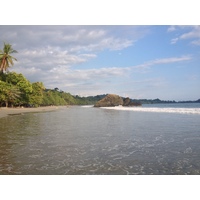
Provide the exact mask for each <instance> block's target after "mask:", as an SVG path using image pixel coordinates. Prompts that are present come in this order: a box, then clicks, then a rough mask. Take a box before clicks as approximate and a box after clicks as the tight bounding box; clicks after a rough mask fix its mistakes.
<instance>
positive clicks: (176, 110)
mask: <svg viewBox="0 0 200 200" xmlns="http://www.w3.org/2000/svg"><path fill="white" fill-rule="evenodd" d="M101 108H103V109H109V110H125V111H136V112H158V113H181V114H199V115H200V108H146V107H123V106H116V107H101Z"/></svg>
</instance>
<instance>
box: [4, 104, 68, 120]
mask: <svg viewBox="0 0 200 200" xmlns="http://www.w3.org/2000/svg"><path fill="white" fill-rule="evenodd" d="M61 108H65V107H63V106H46V107H38V108H0V118H2V117H6V116H8V115H18V114H22V113H30V112H47V111H54V110H57V109H61Z"/></svg>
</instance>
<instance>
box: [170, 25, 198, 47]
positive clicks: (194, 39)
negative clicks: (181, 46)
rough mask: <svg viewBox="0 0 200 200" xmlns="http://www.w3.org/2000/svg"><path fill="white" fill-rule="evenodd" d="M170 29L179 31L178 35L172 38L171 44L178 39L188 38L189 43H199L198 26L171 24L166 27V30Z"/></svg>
mask: <svg viewBox="0 0 200 200" xmlns="http://www.w3.org/2000/svg"><path fill="white" fill-rule="evenodd" d="M172 31H173V32H177V31H180V33H179V35H180V36H179V37H176V38H173V39H172V40H171V44H175V43H177V41H178V40H179V41H180V40H190V44H193V45H199V39H200V26H171V27H169V28H168V32H172Z"/></svg>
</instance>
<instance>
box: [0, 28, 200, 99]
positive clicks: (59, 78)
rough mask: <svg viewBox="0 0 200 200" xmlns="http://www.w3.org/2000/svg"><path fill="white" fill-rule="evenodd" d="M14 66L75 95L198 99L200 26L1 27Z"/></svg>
mask: <svg viewBox="0 0 200 200" xmlns="http://www.w3.org/2000/svg"><path fill="white" fill-rule="evenodd" d="M0 35H1V39H0V43H1V48H2V47H3V42H8V43H10V44H12V46H13V48H14V49H16V50H17V51H18V54H15V55H13V56H15V57H16V58H17V59H18V61H17V62H15V66H14V67H13V68H12V69H10V70H11V71H12V70H13V71H16V72H18V73H23V74H24V75H25V76H26V77H27V78H28V79H29V80H30V81H31V82H36V81H42V82H43V83H44V85H45V87H46V88H55V87H58V88H59V89H61V90H63V91H66V92H70V93H71V94H73V95H80V96H89V95H98V94H106V93H115V94H118V95H120V96H124V97H127V96H128V97H130V98H136V99H139V98H145V99H155V98H160V99H163V100H177V101H178V100H197V99H199V98H200V89H199V86H200V26H191V25H190V26H166V25H163V26H160V25H155V26H150V25H148V26H135V25H133V26H131V25H128V26H92V25H91V26H53V25H51V26H11V25H9V26H0Z"/></svg>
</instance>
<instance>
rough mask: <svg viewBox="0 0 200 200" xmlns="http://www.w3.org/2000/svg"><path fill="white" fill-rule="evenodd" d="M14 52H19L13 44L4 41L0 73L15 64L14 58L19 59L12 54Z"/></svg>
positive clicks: (0, 54) (0, 53)
mask: <svg viewBox="0 0 200 200" xmlns="http://www.w3.org/2000/svg"><path fill="white" fill-rule="evenodd" d="M12 53H17V51H16V50H14V49H13V48H12V45H10V44H6V43H5V42H4V48H3V50H0V73H3V72H4V71H7V70H8V68H9V67H10V66H11V65H12V66H13V65H14V63H13V60H15V61H17V59H16V58H14V57H13V56H11V55H10V54H12Z"/></svg>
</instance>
